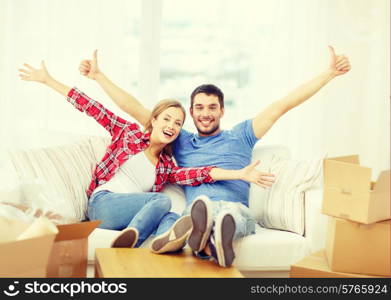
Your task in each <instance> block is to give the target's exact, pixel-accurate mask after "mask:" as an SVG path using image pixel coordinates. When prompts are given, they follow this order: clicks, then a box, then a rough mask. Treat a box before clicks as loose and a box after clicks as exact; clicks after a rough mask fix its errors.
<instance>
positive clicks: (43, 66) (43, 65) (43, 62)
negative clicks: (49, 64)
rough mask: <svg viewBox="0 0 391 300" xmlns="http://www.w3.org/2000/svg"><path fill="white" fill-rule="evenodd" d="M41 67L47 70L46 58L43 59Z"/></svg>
mask: <svg viewBox="0 0 391 300" xmlns="http://www.w3.org/2000/svg"><path fill="white" fill-rule="evenodd" d="M41 67H42V69H45V70H46V65H45V61H44V60H41Z"/></svg>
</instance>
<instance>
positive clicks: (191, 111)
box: [189, 107, 193, 117]
mask: <svg viewBox="0 0 391 300" xmlns="http://www.w3.org/2000/svg"><path fill="white" fill-rule="evenodd" d="M189 111H190V116H191V117H193V107H190V110H189Z"/></svg>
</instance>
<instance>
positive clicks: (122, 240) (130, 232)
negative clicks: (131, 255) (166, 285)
mask: <svg viewBox="0 0 391 300" xmlns="http://www.w3.org/2000/svg"><path fill="white" fill-rule="evenodd" d="M137 240H138V230H137V229H136V228H134V227H127V228H125V229H124V230H122V231H121V232H120V233H119V234H118V236H117V237H116V238H115V239H114V240H113V241H112V242H111V248H133V247H134V245H136V243H137Z"/></svg>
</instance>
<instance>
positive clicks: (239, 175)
mask: <svg viewBox="0 0 391 300" xmlns="http://www.w3.org/2000/svg"><path fill="white" fill-rule="evenodd" d="M234 172H236V173H237V176H236V177H237V178H238V179H239V180H245V177H246V176H245V174H244V172H245V171H244V169H240V170H236V171H234Z"/></svg>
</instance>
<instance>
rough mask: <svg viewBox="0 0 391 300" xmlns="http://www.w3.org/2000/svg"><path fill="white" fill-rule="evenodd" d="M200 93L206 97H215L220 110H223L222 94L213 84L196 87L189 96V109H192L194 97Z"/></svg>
mask: <svg viewBox="0 0 391 300" xmlns="http://www.w3.org/2000/svg"><path fill="white" fill-rule="evenodd" d="M200 93H204V94H207V95H208V96H210V95H214V96H217V98H218V99H219V103H220V108H224V94H223V92H222V91H221V90H220V89H219V88H218V87H217V86H215V85H213V84H203V85H200V86H198V87H196V88H195V90H194V91H193V92H192V93H191V96H190V99H191V102H190V107H193V103H194V97H195V96H196V95H197V94H200Z"/></svg>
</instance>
